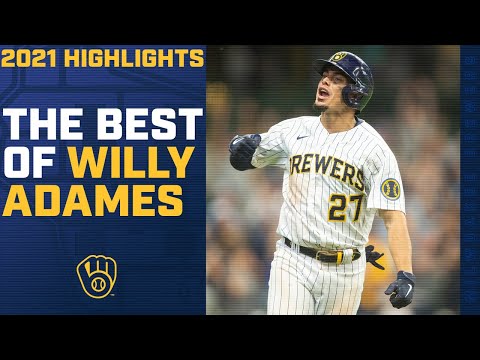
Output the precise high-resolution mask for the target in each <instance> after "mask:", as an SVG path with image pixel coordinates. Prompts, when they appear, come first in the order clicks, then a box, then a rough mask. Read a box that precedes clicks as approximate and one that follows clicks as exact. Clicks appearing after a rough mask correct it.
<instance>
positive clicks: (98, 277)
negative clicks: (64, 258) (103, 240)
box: [77, 255, 117, 299]
mask: <svg viewBox="0 0 480 360" xmlns="http://www.w3.org/2000/svg"><path fill="white" fill-rule="evenodd" d="M77 275H78V278H79V280H80V284H82V288H83V291H85V294H87V295H88V296H90V297H91V298H94V299H102V298H104V297H105V296H107V295H108V294H110V292H111V291H112V289H113V285H115V281H116V280H117V263H116V262H115V260H114V259H112V258H111V257H106V256H103V255H90V256H87V257H86V258H85V259H83V260H82V261H80V263H79V264H78V265H77Z"/></svg>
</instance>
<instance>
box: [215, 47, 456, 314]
mask: <svg viewBox="0 0 480 360" xmlns="http://www.w3.org/2000/svg"><path fill="white" fill-rule="evenodd" d="M340 50H345V51H350V52H353V53H355V54H356V55H358V56H360V57H361V58H362V59H363V60H365V62H366V63H367V64H368V65H369V66H370V68H371V69H372V72H373V76H374V81H375V89H374V93H373V97H372V99H371V100H370V102H369V104H368V105H367V107H366V108H365V110H364V111H363V112H362V114H361V116H360V117H361V118H363V119H364V120H366V121H367V122H369V123H370V124H371V125H373V126H374V127H375V128H376V129H377V130H378V131H379V132H380V134H382V136H383V137H384V139H385V140H386V142H387V143H388V144H389V145H390V147H391V148H392V150H393V152H394V153H395V155H396V157H397V160H398V163H399V167H400V171H401V172H402V179H403V184H404V189H405V195H406V210H407V219H408V225H409V230H410V236H411V239H412V245H413V266H414V267H413V269H414V273H415V274H416V276H417V283H416V287H415V297H414V301H413V302H412V304H411V305H410V306H408V307H406V308H403V309H401V310H397V309H394V308H393V307H392V306H391V305H390V302H389V301H388V297H387V296H386V295H384V290H385V289H386V288H387V286H388V284H389V283H390V282H391V281H393V280H394V279H395V276H396V269H395V266H394V264H393V260H392V258H391V256H390V253H389V251H388V245H387V240H386V230H385V227H384V224H383V221H382V220H381V219H380V218H378V217H377V218H376V219H375V222H374V226H373V229H372V232H371V236H370V239H369V241H370V243H372V244H374V245H375V249H376V250H377V251H379V252H383V253H385V256H383V257H382V258H381V259H380V260H379V262H380V263H381V264H383V265H384V266H385V267H386V270H385V271H382V270H379V269H377V268H375V267H373V266H372V265H370V264H367V273H366V280H365V289H364V293H363V298H362V303H361V306H360V309H359V312H358V314H359V315H363V314H399V315H400V314H411V315H417V314H418V315H420V314H421V315H437V314H438V315H440V314H449V315H450V314H453V315H455V314H459V313H460V309H459V303H460V285H459V273H460V204H459V202H460V136H459V135H460V76H459V72H460V65H459V63H460V49H459V47H458V46H447V45H435V46H403V45H402V46H400V45H396V46H384V45H375V46H367V45H361V46H360V45H355V46H349V45H338V46H333V45H328V46H323V45H322V46H311V45H309V46H303V45H302V46H300V45H294V46H293V45H292V46H283V45H282V46H279V45H270V46H260V45H256V46H248V45H235V46H218V45H216V46H209V47H208V51H207V64H208V67H207V263H206V267H207V268H206V271H207V299H206V300H207V314H208V315H215V314H221V315H223V314H226V315H228V314H232V315H237V314H238V315H240V314H251V315H254V314H265V313H266V303H267V290H268V287H267V286H268V277H269V270H270V262H271V260H272V258H273V252H274V249H275V242H276V241H277V240H278V239H279V236H278V235H277V234H276V232H275V230H276V227H277V222H278V216H279V212H280V207H281V204H282V194H281V185H282V173H281V171H282V170H280V169H277V168H268V167H267V168H263V169H258V170H251V171H244V172H239V171H236V170H235V169H233V168H232V167H231V166H230V163H229V152H228V144H229V142H230V140H231V139H232V138H233V136H234V135H235V134H247V133H261V132H265V131H267V130H268V129H269V128H270V127H271V126H272V125H274V124H276V123H277V122H279V121H281V120H284V119H287V118H291V117H296V116H301V115H315V114H316V113H315V112H314V111H313V110H312V104H313V101H314V98H315V91H316V87H317V83H318V80H319V76H318V74H316V73H315V72H314V70H313V68H312V62H313V60H315V59H316V58H324V59H328V58H329V57H330V56H331V55H332V54H334V53H335V52H337V51H340Z"/></svg>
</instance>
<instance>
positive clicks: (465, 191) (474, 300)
mask: <svg viewBox="0 0 480 360" xmlns="http://www.w3.org/2000/svg"><path fill="white" fill-rule="evenodd" d="M460 60H461V61H460V66H461V67H460V69H461V89H460V98H461V101H462V114H461V116H462V125H461V135H462V138H461V145H462V146H461V160H462V161H461V176H462V178H461V313H462V314H463V315H479V314H480V267H479V260H478V259H479V257H480V225H479V221H478V218H479V217H478V213H479V210H480V189H479V188H478V184H479V180H480V174H479V169H480V161H479V159H480V152H479V150H478V143H479V142H480V113H479V111H480V87H479V84H480V46H477V45H475V46H466V45H464V46H462V47H461V59H460Z"/></svg>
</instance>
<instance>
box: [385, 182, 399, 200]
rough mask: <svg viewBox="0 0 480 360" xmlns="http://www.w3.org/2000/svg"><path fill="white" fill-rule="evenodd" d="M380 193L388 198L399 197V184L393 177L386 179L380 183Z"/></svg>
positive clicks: (395, 198) (394, 198)
mask: <svg viewBox="0 0 480 360" xmlns="http://www.w3.org/2000/svg"><path fill="white" fill-rule="evenodd" d="M382 194H383V196H385V197H386V198H387V199H388V200H397V199H398V198H399V197H400V185H399V184H398V181H397V180H395V179H387V180H385V181H384V182H383V183H382Z"/></svg>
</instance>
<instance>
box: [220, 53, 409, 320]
mask: <svg viewBox="0 0 480 360" xmlns="http://www.w3.org/2000/svg"><path fill="white" fill-rule="evenodd" d="M314 69H315V70H316V71H317V72H318V73H319V74H320V76H321V77H320V81H319V83H318V86H317V91H316V94H315V102H314V105H313V107H314V108H315V109H317V110H318V111H319V113H320V115H319V116H300V117H296V118H291V119H286V120H283V121H281V122H279V123H278V124H276V125H274V126H272V127H271V128H270V129H269V130H268V131H267V132H266V133H262V134H248V135H244V136H238V135H237V136H235V137H234V138H233V139H232V141H231V142H230V144H229V150H230V163H231V165H232V166H233V167H234V168H235V169H237V170H240V171H244V170H248V169H255V168H262V167H265V166H278V167H280V168H282V169H283V170H284V175H283V189H282V193H283V205H282V208H281V210H280V219H279V223H278V227H277V233H278V234H279V235H280V236H281V238H280V239H279V240H278V241H277V243H276V251H275V253H274V257H273V261H272V263H271V269H270V278H269V282H268V286H269V288H268V304H267V314H350V315H351V314H356V313H357V311H358V308H359V306H360V300H361V295H362V290H363V282H364V278H365V267H366V263H367V262H370V263H372V264H373V265H374V266H376V267H379V268H381V269H382V268H383V267H382V265H381V264H379V263H378V262H377V260H378V259H379V258H380V257H381V256H382V255H383V254H380V253H378V252H376V251H374V248H373V246H372V245H369V246H366V245H367V243H368V237H369V233H370V231H371V228H372V223H373V220H374V217H375V215H379V216H380V217H381V218H382V219H383V221H384V223H385V226H386V229H387V233H388V243H389V249H390V251H391V254H392V257H393V260H394V262H395V265H396V268H397V270H398V273H397V278H396V279H395V280H394V281H393V282H392V283H391V284H390V285H389V286H388V287H387V289H386V290H385V294H386V295H390V298H389V299H390V302H391V304H392V305H393V306H394V307H395V308H402V307H404V306H407V305H409V304H410V303H411V301H412V297H413V292H414V287H415V276H414V275H413V271H412V260H411V259H412V250H411V242H410V236H409V232H408V228H407V222H406V217H405V195H404V192H403V185H402V179H401V176H400V172H399V168H398V164H397V161H396V158H395V156H394V154H393V153H392V151H391V149H390V148H389V146H388V145H387V143H386V142H385V141H384V140H383V138H382V136H381V135H380V134H379V133H378V132H377V131H376V130H375V129H374V128H373V127H372V126H371V125H369V124H368V123H367V122H366V121H365V120H363V119H361V118H359V117H358V114H360V112H361V111H362V110H363V109H364V108H365V106H366V105H367V103H368V102H369V100H370V98H371V97H372V93H373V85H374V84H373V77H372V73H371V70H370V68H369V67H368V65H367V64H366V63H365V62H364V61H363V60H362V59H361V58H359V57H358V56H356V55H354V54H352V53H350V52H346V51H340V52H337V53H336V54H334V55H332V56H331V57H330V59H328V60H323V59H319V60H316V61H315V62H314Z"/></svg>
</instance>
